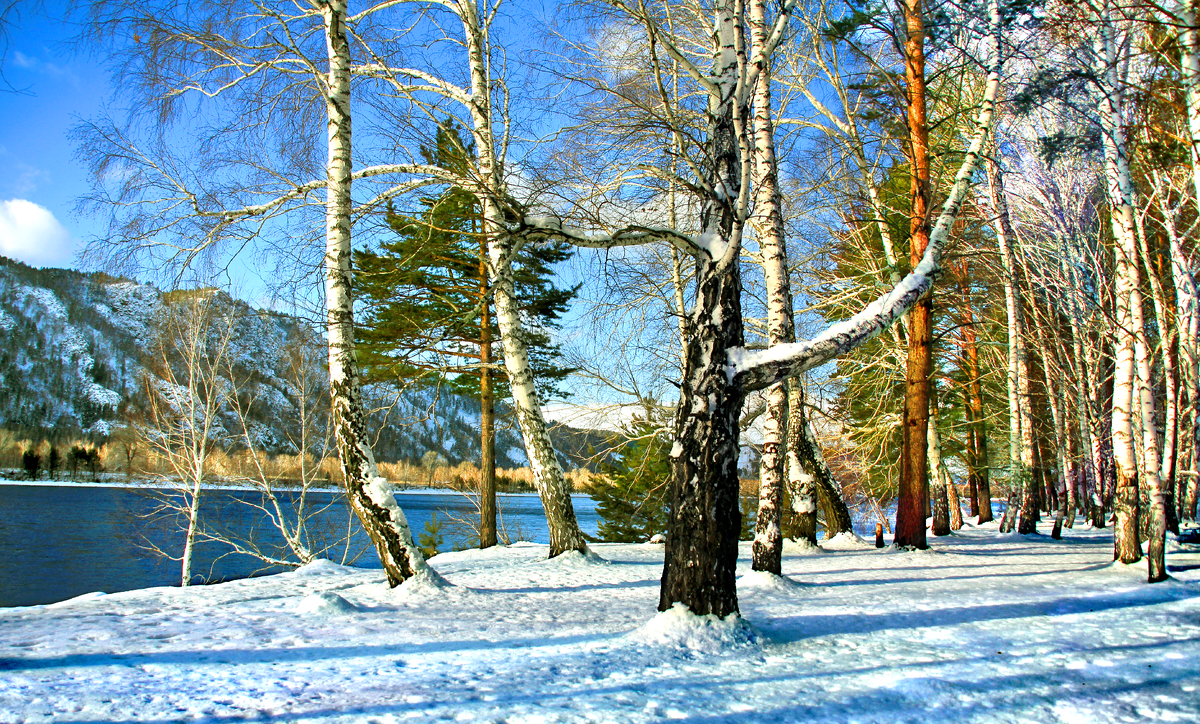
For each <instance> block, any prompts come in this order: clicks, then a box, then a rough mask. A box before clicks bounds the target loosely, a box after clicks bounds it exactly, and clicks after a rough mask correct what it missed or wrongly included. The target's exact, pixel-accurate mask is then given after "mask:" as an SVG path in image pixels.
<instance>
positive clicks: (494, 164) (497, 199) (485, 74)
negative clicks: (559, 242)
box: [454, 0, 588, 558]
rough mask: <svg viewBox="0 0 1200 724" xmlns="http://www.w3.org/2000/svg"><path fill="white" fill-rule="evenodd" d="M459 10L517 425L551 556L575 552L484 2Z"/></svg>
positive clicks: (579, 535)
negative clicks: (525, 306) (527, 291)
mask: <svg viewBox="0 0 1200 724" xmlns="http://www.w3.org/2000/svg"><path fill="white" fill-rule="evenodd" d="M454 12H455V14H456V15H458V17H459V20H460V21H461V22H462V25H463V37H464V40H465V46H466V51H467V63H468V71H469V74H470V80H471V96H470V99H469V103H468V106H469V111H470V114H471V123H472V137H473V140H474V142H475V149H476V164H477V166H478V173H479V179H480V183H481V184H482V186H483V187H484V189H485V191H484V193H483V194H482V196H481V201H482V205H483V233H484V238H485V239H487V244H488V263H489V272H490V273H489V276H490V278H491V284H492V294H493V298H494V300H495V303H496V323H497V326H499V328H500V339H501V343H502V344H503V345H504V366H505V369H506V370H507V371H508V382H509V388H510V389H511V390H512V396H513V407H514V408H516V413H517V425H518V427H520V429H521V437H522V438H523V439H524V441H525V451H526V456H527V457H528V458H529V467H530V469H531V470H532V471H533V478H534V484H535V485H536V487H537V490H538V496H539V497H540V498H541V501H542V508H543V509H544V510H545V513H546V525H547V527H548V528H549V530H550V557H551V558H553V557H555V556H558V555H560V554H562V553H565V552H567V551H581V552H586V551H587V550H588V548H587V541H586V539H585V538H584V537H583V531H582V530H580V528H579V522H578V520H577V519H576V517H575V508H574V505H573V504H572V502H571V487H570V484H569V483H568V482H567V478H566V475H564V474H563V470H562V466H561V465H560V464H559V462H558V456H557V455H556V454H555V452H554V446H553V444H552V443H551V442H550V435H549V432H548V431H547V427H546V419H545V417H544V416H543V415H542V405H541V401H540V400H539V399H538V395H537V389H536V388H535V386H534V380H533V369H532V368H531V367H530V364H529V349H528V344H527V343H526V341H525V337H526V335H525V329H524V325H523V323H522V322H521V317H520V307H519V305H518V303H517V300H516V295H515V291H514V287H513V280H512V273H511V272H512V270H511V263H512V256H513V254H514V252H515V251H516V249H515V248H514V241H513V239H512V237H510V236H508V235H505V234H500V233H499V232H500V231H501V230H502V229H503V228H504V215H503V210H502V208H501V203H502V202H503V201H502V200H503V199H504V198H505V194H504V192H503V191H504V181H503V168H502V165H503V164H502V163H501V160H500V158H499V155H498V152H497V146H496V139H495V137H494V135H493V128H492V103H491V97H492V95H491V94H492V87H491V85H492V84H491V78H490V75H489V70H488V55H487V54H488V41H487V28H486V27H485V25H484V21H483V18H482V17H481V13H480V8H479V6H478V5H477V4H476V3H475V2H474V0H457V2H455V4H454Z"/></svg>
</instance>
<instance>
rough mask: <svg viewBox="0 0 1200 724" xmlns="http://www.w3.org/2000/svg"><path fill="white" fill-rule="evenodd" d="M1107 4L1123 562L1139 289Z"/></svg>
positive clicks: (1104, 55) (1128, 557)
mask: <svg viewBox="0 0 1200 724" xmlns="http://www.w3.org/2000/svg"><path fill="white" fill-rule="evenodd" d="M1110 12H1111V11H1110V9H1109V6H1108V4H1107V3H1105V5H1104V9H1103V10H1102V12H1101V15H1100V17H1099V18H1098V20H1099V25H1100V28H1099V31H1100V32H1099V33H1098V34H1097V37H1096V41H1095V43H1096V57H1097V60H1098V62H1099V68H1098V76H1099V77H1100V78H1101V79H1102V80H1101V88H1100V122H1101V127H1102V133H1103V143H1104V171H1105V179H1106V182H1107V191H1108V198H1109V203H1110V206H1111V209H1112V212H1111V223H1112V232H1113V237H1114V239H1115V240H1116V245H1115V249H1114V251H1115V256H1116V258H1115V266H1116V270H1115V283H1114V297H1115V299H1114V306H1115V316H1116V328H1115V331H1116V337H1117V338H1116V340H1115V344H1114V347H1115V349H1116V363H1115V368H1114V372H1113V399H1112V440H1113V459H1114V462H1115V464H1116V467H1117V492H1116V500H1117V503H1116V507H1117V510H1116V512H1117V527H1116V531H1115V535H1114V557H1116V558H1117V559H1118V560H1120V561H1121V562H1123V563H1132V562H1134V561H1137V560H1138V559H1140V558H1141V547H1140V545H1139V544H1138V526H1137V485H1138V466H1137V458H1136V454H1135V452H1134V439H1133V401H1134V397H1133V393H1134V386H1135V385H1134V382H1135V374H1134V362H1135V360H1134V345H1135V327H1134V319H1133V310H1132V308H1131V306H1130V305H1131V295H1132V294H1133V293H1134V292H1135V291H1136V290H1137V288H1138V265H1137V241H1136V239H1135V238H1134V216H1133V179H1132V176H1131V175H1130V172H1129V158H1128V154H1127V148H1126V143H1125V118H1124V78H1123V77H1122V74H1121V65H1122V60H1123V58H1121V57H1120V53H1119V51H1118V42H1117V38H1116V29H1115V28H1114V27H1113V22H1112V17H1111V15H1110V14H1109V13H1110Z"/></svg>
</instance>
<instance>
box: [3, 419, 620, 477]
mask: <svg viewBox="0 0 1200 724" xmlns="http://www.w3.org/2000/svg"><path fill="white" fill-rule="evenodd" d="M55 447H56V448H57V449H58V453H59V458H60V460H61V462H60V463H59V470H58V474H59V475H60V476H62V475H64V474H65V473H69V472H70V464H69V462H68V461H67V454H68V453H69V452H70V450H71V449H72V448H74V447H82V448H85V449H96V450H97V451H98V452H99V455H100V464H101V466H102V471H103V472H106V473H108V474H109V475H112V474H125V475H127V476H129V477H134V476H147V475H151V476H159V475H169V474H170V473H171V470H170V468H169V466H168V465H167V463H166V461H165V460H164V459H163V458H162V457H161V456H160V455H157V454H155V453H154V452H153V451H149V452H147V451H146V450H144V449H143V448H142V446H138V445H137V444H136V443H130V442H129V441H127V440H113V441H111V442H109V443H106V444H104V445H100V446H96V445H95V444H94V443H91V442H88V441H86V440H72V441H69V442H64V443H59V444H58V445H56V446H55ZM31 449H32V450H36V451H37V452H38V453H39V454H40V455H41V459H42V471H43V472H42V475H45V470H46V465H47V460H48V459H49V454H50V444H49V443H47V442H46V441H44V440H42V441H38V440H29V439H20V438H18V437H17V436H16V435H14V434H13V433H11V432H8V431H6V430H0V469H3V468H7V469H12V470H22V469H23V465H22V456H23V455H24V453H25V451H26V450H31ZM208 462H209V470H210V473H211V474H212V476H213V478H214V480H215V481H218V482H220V481H224V482H236V481H237V480H239V479H246V478H257V477H258V465H257V464H256V463H255V460H254V457H253V456H252V455H251V453H250V452H249V451H248V450H241V451H234V452H226V451H224V450H214V451H213V452H212V453H211V454H210V455H209V461H208ZM259 464H261V465H262V472H263V474H264V475H265V476H266V478H267V479H268V480H278V481H283V482H289V481H299V480H300V477H301V474H302V472H304V471H307V472H308V473H309V474H310V475H311V474H312V473H313V471H314V470H315V472H316V477H317V479H318V480H319V481H327V482H328V483H330V484H340V483H341V481H342V471H341V465H340V464H339V462H338V459H337V458H336V457H332V456H327V457H325V458H323V459H322V460H320V461H319V464H318V461H317V459H316V458H315V457H314V456H313V455H307V456H305V457H304V458H301V456H300V455H274V456H267V455H262V456H260V457H259ZM379 473H380V475H382V476H383V477H385V478H387V479H388V480H389V481H390V482H392V483H393V484H395V485H396V486H398V487H408V488H423V487H434V488H451V489H453V490H459V491H463V492H467V491H472V490H478V489H479V480H480V470H479V467H478V466H476V465H474V464H472V463H459V464H458V465H435V466H433V467H432V468H431V467H426V466H424V465H421V464H414V463H408V462H395V463H380V464H379ZM82 474H83V472H82V471H80V472H79V473H77V477H78V476H79V475H82ZM597 477H598V476H597V475H596V474H595V473H590V472H588V471H587V470H585V469H583V468H580V469H577V470H571V471H569V472H567V480H568V482H570V483H571V486H572V488H573V489H574V490H576V491H579V492H583V491H585V490H587V488H588V486H589V485H591V484H592V482H593V481H594V480H595V479H597ZM496 478H497V483H498V484H499V485H500V487H501V489H503V490H534V484H533V471H532V470H531V469H529V468H511V469H505V468H498V469H497V470H496Z"/></svg>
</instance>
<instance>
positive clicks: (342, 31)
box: [80, 0, 442, 586]
mask: <svg viewBox="0 0 1200 724" xmlns="http://www.w3.org/2000/svg"><path fill="white" fill-rule="evenodd" d="M392 4H393V3H390V2H381V3H378V4H375V5H371V6H369V7H367V8H366V9H364V10H362V11H360V12H358V13H355V14H353V15H351V14H350V13H349V11H348V9H347V5H346V0H311V1H310V2H305V3H298V4H280V5H279V6H274V5H271V4H268V3H266V2H252V1H248V2H246V3H245V4H243V5H240V6H238V7H235V8H227V7H225V6H221V5H214V6H207V5H197V6H194V7H192V6H189V7H187V8H178V9H175V10H174V11H167V10H163V9H159V8H150V7H145V6H142V5H136V4H123V3H115V2H114V3H100V4H97V5H96V6H94V8H93V9H92V27H93V29H94V34H95V37H96V38H97V39H99V40H101V41H103V42H105V43H107V44H108V45H109V47H111V48H113V52H114V54H118V55H119V57H120V58H121V59H122V60H121V76H122V77H124V78H127V79H129V80H130V81H131V83H130V86H129V87H130V88H131V89H136V91H137V92H140V94H141V96H140V97H141V98H142V99H144V100H145V101H148V102H149V103H150V105H151V107H152V108H154V109H155V110H157V111H158V119H157V120H158V123H157V125H158V127H159V131H158V134H157V136H152V137H151V139H150V140H149V141H147V142H145V143H140V142H139V141H138V140H137V139H136V137H135V135H134V133H133V132H132V131H136V126H135V124H132V123H131V124H130V125H129V126H127V127H126V128H121V127H117V126H116V125H115V124H106V123H93V124H89V125H87V126H85V127H84V128H83V129H81V131H80V136H81V138H82V140H83V142H84V144H85V153H88V154H89V155H91V157H92V159H93V163H92V167H93V175H94V178H95V191H94V193H93V195H92V196H91V198H90V199H89V202H90V204H91V206H92V207H93V208H98V209H101V210H102V211H104V212H105V213H107V214H108V216H109V218H110V234H109V237H108V238H109V240H111V242H112V243H113V244H114V245H115V248H110V249H108V250H109V251H111V252H112V253H114V254H115V255H120V256H124V257H126V258H134V259H137V258H143V259H145V258H149V259H151V260H153V261H155V262H157V263H160V264H163V263H165V264H167V265H171V266H174V268H177V269H179V268H187V267H189V266H192V265H193V264H195V263H196V262H197V260H204V259H208V260H210V261H211V260H212V259H214V258H215V257H216V253H217V251H218V250H219V249H220V248H221V246H222V244H225V245H229V244H231V243H232V244H233V245H234V246H235V248H236V247H237V245H245V244H248V243H250V242H252V241H254V240H256V239H264V238H265V237H267V236H268V235H269V234H270V233H271V232H272V231H274V232H275V233H276V234H278V233H279V229H280V228H281V227H282V226H283V224H285V223H293V224H296V225H298V226H300V227H301V228H303V226H304V223H305V221H308V222H310V223H311V222H314V221H315V219H314V218H313V216H314V214H306V213H305V212H307V211H309V210H310V208H311V207H314V206H316V201H315V198H314V197H315V196H316V195H318V194H320V193H321V192H322V191H323V192H324V203H323V207H324V214H323V215H324V223H323V227H324V234H323V241H324V254H323V264H322V268H323V285H322V286H323V291H324V298H325V318H326V334H327V340H328V345H329V360H328V364H329V374H330V390H331V404H332V408H333V419H334V438H335V440H336V445H337V449H338V453H339V457H340V459H341V464H342V472H343V475H344V480H345V486H346V496H347V500H348V501H349V504H350V507H351V509H352V510H354V512H355V513H356V514H357V516H358V518H359V520H360V522H361V523H362V525H363V527H364V529H365V530H366V532H367V534H368V535H369V536H370V538H371V541H372V542H373V543H374V546H375V549H376V552H377V553H378V555H379V558H380V561H381V562H382V563H383V568H384V572H385V573H386V575H387V579H388V582H389V584H390V585H392V586H395V585H398V584H400V583H401V582H403V581H404V580H406V579H408V578H410V577H412V576H421V577H422V578H426V579H428V580H440V579H438V578H437V576H436V574H435V573H433V571H432V570H431V569H429V567H428V566H427V565H426V564H425V561H424V558H423V557H422V555H421V552H420V550H419V549H418V547H417V546H416V545H415V543H414V541H413V537H412V534H411V531H410V530H409V527H408V523H407V520H406V519H405V517H404V513H403V512H402V511H401V509H400V507H399V506H398V505H397V504H396V501H395V499H394V498H393V496H392V494H391V493H390V491H389V489H388V487H387V481H386V480H385V479H384V478H383V477H382V476H380V475H379V470H378V467H377V465H376V463H375V459H374V454H373V452H372V450H371V447H370V444H369V442H368V440H367V437H366V420H365V410H364V405H363V400H362V389H361V384H360V381H359V370H358V364H357V360H356V355H355V349H354V307H353V299H352V293H351V281H350V280H351V275H352V270H351V220H352V212H353V211H354V204H353V199H352V196H351V189H352V185H353V183H354V181H355V180H356V179H360V180H361V179H369V178H374V177H382V176H386V177H389V178H393V179H398V180H397V181H396V182H395V183H394V184H393V185H392V186H391V187H390V188H389V190H388V193H389V194H392V195H395V194H398V193H402V192H404V191H406V190H408V189H411V188H415V187H419V186H421V185H424V184H428V183H430V178H431V177H432V178H435V179H436V178H440V176H441V175H442V174H441V173H440V172H439V171H438V169H436V168H432V167H428V166H423V165H421V164H385V165H381V166H374V167H370V166H368V167H364V168H360V169H358V170H357V171H356V170H355V169H354V164H353V158H352V154H351V148H352V132H351V114H352V105H351V78H352V75H353V73H352V66H353V62H352V57H351V45H352V42H353V41H352V38H354V39H358V40H361V38H362V37H364V36H365V35H366V33H365V31H364V30H363V28H362V27H360V26H361V25H363V24H364V23H367V22H369V21H370V20H372V19H373V16H375V15H376V14H378V13H381V12H382V11H384V10H387V9H389V8H390V7H391V5H392ZM143 38H144V42H143ZM134 81H136V83H134ZM138 84H140V85H138ZM131 92H133V91H131ZM183 99H194V100H195V102H196V103H198V104H200V105H201V106H202V107H204V108H205V110H206V112H210V113H213V114H214V115H215V116H217V120H216V121H214V128H213V129H212V136H211V137H210V138H211V139H212V140H211V141H210V142H209V143H207V144H204V145H201V146H200V147H199V148H198V149H197V152H196V155H195V157H194V158H192V159H188V160H187V161H186V162H183V161H181V158H180V156H179V155H178V154H173V153H172V149H171V148H170V144H171V141H172V140H173V139H172V137H171V135H170V130H169V129H171V127H172V126H171V124H168V123H166V122H167V121H171V120H178V118H179V114H180V112H181V109H180V106H181V104H182V103H183ZM207 101H211V102H212V104H211V105H205V103H206V102H207ZM222 114H228V115H226V116H225V117H224V118H223V119H222V118H221V116H222ZM315 119H320V120H323V121H324V123H325V127H326V129H327V134H326V136H325V138H324V143H323V144H322V146H323V148H324V153H323V154H319V153H315V152H314V153H313V154H311V155H309V154H307V152H306V149H305V147H304V146H303V145H301V146H300V148H298V149H297V150H295V151H291V150H289V151H288V152H287V153H285V154H283V156H284V157H283V158H282V159H281V158H279V156H278V154H276V153H274V152H273V151H272V150H271V149H274V148H277V146H275V145H274V141H273V139H275V138H276V136H274V135H273V134H275V133H280V132H286V131H288V130H291V131H295V130H297V129H305V130H307V129H306V127H305V125H304V124H306V123H308V122H311V121H312V120H315ZM289 126H290V127H289ZM309 140H311V141H312V142H313V144H314V145H313V150H314V151H315V149H316V148H319V146H316V143H317V138H316V137H314V136H309ZM222 141H223V142H225V143H226V144H228V145H226V146H224V147H222V146H221V145H220V143H221V142H222ZM264 141H265V143H264ZM247 143H249V144H252V147H254V148H258V149H261V150H263V151H265V153H264V154H263V156H262V157H256V156H255V155H254V154H249V155H247V154H246V146H245V145H243V144H247ZM222 153H227V154H228V155H221V154H222ZM322 155H323V161H321V160H319V159H320V158H321V156H322ZM271 161H277V162H279V165H278V166H274V167H273V166H272V165H271V163H270V162H271ZM306 172H313V173H314V174H315V173H317V172H319V173H320V174H321V175H320V176H315V175H314V176H313V177H309V178H304V177H300V178H297V176H296V174H297V173H306ZM414 174H415V175H417V178H416V179H415V180H405V178H406V177H408V178H411V177H412V176H413V175H414ZM114 179H119V181H114ZM284 236H286V234H284ZM106 243H107V242H105V241H102V242H97V244H94V245H93V247H92V249H93V251H95V252H103V251H105V250H106V249H105V245H106ZM139 252H140V255H139ZM309 263H310V264H311V260H310V261H309Z"/></svg>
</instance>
